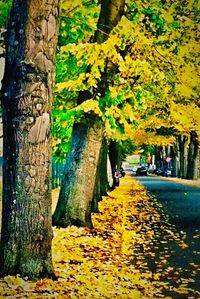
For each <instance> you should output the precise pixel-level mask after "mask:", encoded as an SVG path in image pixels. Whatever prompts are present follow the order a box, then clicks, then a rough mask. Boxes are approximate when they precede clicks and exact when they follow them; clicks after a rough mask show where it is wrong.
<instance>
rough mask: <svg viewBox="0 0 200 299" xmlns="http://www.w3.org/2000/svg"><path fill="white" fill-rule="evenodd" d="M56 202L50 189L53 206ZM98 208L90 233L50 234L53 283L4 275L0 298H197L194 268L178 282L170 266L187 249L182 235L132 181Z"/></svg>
mask: <svg viewBox="0 0 200 299" xmlns="http://www.w3.org/2000/svg"><path fill="white" fill-rule="evenodd" d="M57 197H58V190H54V191H53V206H54V207H55V204H56V201H57ZM99 208H100V213H98V214H94V215H93V216H92V221H93V225H94V229H89V228H77V227H74V226H72V227H68V228H65V229H57V228H54V229H53V230H54V238H53V248H52V256H53V264H54V268H55V273H56V276H57V281H53V280H51V279H42V280H39V281H37V282H30V281H28V279H22V278H21V277H20V276H17V277H14V276H7V277H5V278H4V279H1V280H0V298H10V299H11V298H12V299H13V298H29V299H30V298H59V299H68V298H70V299H79V298H80V299H90V298H91V299H92V298H93V299H95V298H96V299H104V298H107V299H111V298H112V299H121V298H123V299H148V298H149V299H157V298H158V299H161V298H164V299H186V298H187V299H196V298H199V299H200V292H199V291H198V290H197V289H195V288H193V287H192V280H194V277H195V274H196V271H197V267H198V265H195V264H193V265H191V277H190V278H188V277H186V278H183V279H180V276H179V271H181V269H174V268H172V267H171V266H170V263H169V258H170V255H171V254H172V253H173V251H174V250H176V248H177V247H178V248H179V249H180V250H184V249H185V248H186V247H187V244H186V243H185V241H184V236H183V235H181V234H179V233H177V231H176V229H175V227H174V226H172V225H171V224H170V223H169V222H168V219H167V217H166V216H165V215H164V213H163V210H162V207H161V206H160V205H159V204H158V203H157V201H156V199H155V198H151V196H149V194H148V193H147V192H146V191H145V189H144V188H143V187H142V186H141V185H139V184H138V183H137V182H136V181H135V180H134V179H133V177H131V176H130V175H128V174H127V175H126V176H125V177H124V178H122V179H121V182H120V186H119V187H117V188H116V189H115V190H114V191H112V192H110V193H109V194H108V196H105V197H104V198H103V200H102V201H101V202H100V204H99ZM193 274H194V275H193Z"/></svg>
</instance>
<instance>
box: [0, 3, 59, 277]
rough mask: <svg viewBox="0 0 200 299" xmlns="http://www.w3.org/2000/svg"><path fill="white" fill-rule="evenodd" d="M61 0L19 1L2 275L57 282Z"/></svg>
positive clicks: (13, 29)
mask: <svg viewBox="0 0 200 299" xmlns="http://www.w3.org/2000/svg"><path fill="white" fill-rule="evenodd" d="M58 5H59V0H46V1H44V0H39V1H35V0H27V1H23V0H14V1H13V5H12V9H11V13H10V19H9V24H8V32H7V41H6V67H5V75H4V78H3V82H2V107H3V134H4V144H3V151H4V157H3V159H4V162H3V163H4V164H3V217H2V235H1V262H0V268H1V270H2V271H1V274H2V275H5V274H11V275H13V274H17V273H18V274H21V275H23V276H28V277H29V278H31V279H37V278H39V277H44V276H53V275H54V271H53V266H52V260H51V240H52V227H51V134H50V127H51V107H52V99H53V94H52V88H53V83H54V75H55V68H54V57H55V52H56V44H57V35H58V34H57V31H58V30H57V29H58V11H59V10H58Z"/></svg>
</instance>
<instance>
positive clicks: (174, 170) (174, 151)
mask: <svg viewBox="0 0 200 299" xmlns="http://www.w3.org/2000/svg"><path fill="white" fill-rule="evenodd" d="M171 157H172V177H178V168H179V163H178V160H179V158H178V148H177V146H176V144H174V145H173V146H171Z"/></svg>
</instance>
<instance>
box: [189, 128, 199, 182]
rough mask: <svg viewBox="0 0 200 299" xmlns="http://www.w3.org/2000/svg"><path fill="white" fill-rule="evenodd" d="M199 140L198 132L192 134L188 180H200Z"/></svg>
mask: <svg viewBox="0 0 200 299" xmlns="http://www.w3.org/2000/svg"><path fill="white" fill-rule="evenodd" d="M197 157H198V140H197V134H196V132H191V133H190V144H189V148H188V167H187V178H188V179H191V180H193V179H197V178H198V169H197V165H198V161H197Z"/></svg>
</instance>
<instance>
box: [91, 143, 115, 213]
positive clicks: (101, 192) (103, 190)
mask: <svg viewBox="0 0 200 299" xmlns="http://www.w3.org/2000/svg"><path fill="white" fill-rule="evenodd" d="M110 189H111V188H110V186H109V181H108V146H107V141H106V140H105V138H104V139H103V142H102V145H101V151H100V156H99V161H98V167H97V174H96V182H95V187H94V195H93V203H92V211H93V212H99V209H98V202H99V201H100V200H101V199H102V196H105V195H107V191H108V190H110Z"/></svg>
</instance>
